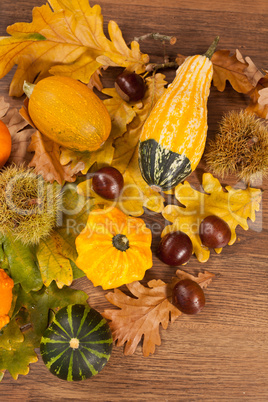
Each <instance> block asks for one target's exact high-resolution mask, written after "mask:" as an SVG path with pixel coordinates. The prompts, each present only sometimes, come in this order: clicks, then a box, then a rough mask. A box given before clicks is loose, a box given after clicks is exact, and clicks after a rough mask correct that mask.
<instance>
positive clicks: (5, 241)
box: [0, 234, 43, 292]
mask: <svg viewBox="0 0 268 402" xmlns="http://www.w3.org/2000/svg"><path fill="white" fill-rule="evenodd" d="M0 247H1V248H2V249H3V252H4V254H5V255H6V259H7V262H8V270H9V271H10V274H11V276H12V279H13V280H14V283H15V284H17V283H20V284H21V286H22V288H23V289H24V290H25V291H26V292H29V291H38V290H39V289H41V287H42V286H43V282H42V279H41V276H40V272H39V267H38V265H37V264H36V256H35V250H34V247H31V246H26V245H24V244H23V243H22V242H21V241H19V240H15V239H14V238H13V236H12V235H11V234H6V235H5V236H3V235H0Z"/></svg>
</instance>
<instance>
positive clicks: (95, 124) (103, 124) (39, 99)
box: [23, 76, 111, 151]
mask: <svg viewBox="0 0 268 402" xmlns="http://www.w3.org/2000/svg"><path fill="white" fill-rule="evenodd" d="M23 89H24V92H25V93H26V95H27V96H28V97H29V98H30V99H29V105H28V111H29V115H30V117H31V119H32V121H33V123H34V124H35V126H36V128H37V129H38V130H39V131H40V132H41V133H42V134H44V135H46V136H47V137H49V138H50V139H52V140H53V141H55V142H57V143H58V144H61V145H63V146H65V147H67V148H71V149H74V150H77V151H95V150H96V149H98V148H100V146H101V145H102V144H103V143H104V142H105V140H106V139H107V138H108V136H109V134H110V131H111V118H110V115H109V113H108V111H107V109H106V107H105V105H104V104H103V102H102V101H101V100H100V99H99V98H98V96H97V95H95V94H94V92H93V91H92V90H91V89H89V88H88V87H87V86H86V85H84V84H82V83H81V82H79V81H77V80H75V79H73V78H70V77H61V76H52V77H47V78H44V79H43V80H41V81H39V82H38V83H37V84H36V85H33V84H29V83H28V82H26V81H25V82H24V86H23Z"/></svg>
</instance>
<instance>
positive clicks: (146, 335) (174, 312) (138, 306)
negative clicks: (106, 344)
mask: <svg viewBox="0 0 268 402" xmlns="http://www.w3.org/2000/svg"><path fill="white" fill-rule="evenodd" d="M176 275H177V276H176V278H173V279H172V281H171V283H168V284H167V283H165V282H163V281H161V280H152V281H149V282H148V284H147V285H148V287H145V286H143V285H142V284H141V283H140V282H133V283H131V284H129V285H127V288H128V290H129V291H130V292H131V293H132V295H133V296H134V297H131V296H127V295H126V294H125V293H123V292H122V291H121V290H119V289H115V290H114V292H110V293H107V294H106V296H105V297H106V299H107V300H108V301H109V302H110V303H112V304H113V305H115V306H117V307H119V309H117V310H115V309H111V310H108V309H107V310H105V311H104V313H103V316H104V317H105V318H107V319H108V320H110V322H109V325H110V328H111V330H112V333H113V338H114V341H115V342H116V345H117V346H123V345H125V348H124V354H125V355H131V354H133V353H134V352H135V350H136V349H137V346H138V344H139V342H140V341H141V339H142V337H143V347H142V348H143V355H144V356H149V355H150V354H152V353H154V352H155V346H156V345H160V344H161V337H160V332H159V330H160V324H161V325H162V327H163V328H164V329H167V327H168V323H169V321H171V323H173V322H174V321H175V320H176V318H178V317H179V316H181V315H182V313H181V312H180V311H179V310H178V309H177V308H176V307H175V306H174V305H173V304H172V303H171V297H172V289H173V286H174V285H175V283H176V282H178V281H179V280H182V279H186V278H190V279H192V280H194V281H196V282H198V283H199V285H200V286H201V287H203V288H206V287H207V286H208V284H209V283H210V282H211V281H212V278H213V277H214V274H212V273H210V272H207V271H205V272H204V273H199V275H198V276H197V277H195V276H192V275H190V274H187V273H186V272H184V271H181V270H177V272H176Z"/></svg>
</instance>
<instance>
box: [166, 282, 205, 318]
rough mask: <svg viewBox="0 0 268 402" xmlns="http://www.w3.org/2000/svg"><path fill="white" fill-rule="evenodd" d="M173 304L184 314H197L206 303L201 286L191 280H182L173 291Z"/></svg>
mask: <svg viewBox="0 0 268 402" xmlns="http://www.w3.org/2000/svg"><path fill="white" fill-rule="evenodd" d="M172 303H173V304H174V306H175V307H177V308H178V309H179V310H180V311H181V312H182V313H184V314H197V313H200V311H201V310H202V309H203V307H204V306H205V303H206V299H205V295H204V292H203V289H202V288H201V286H200V285H199V284H198V283H197V282H195V281H193V280H191V279H182V280H181V281H179V282H177V283H176V285H175V286H174V288H173V290H172Z"/></svg>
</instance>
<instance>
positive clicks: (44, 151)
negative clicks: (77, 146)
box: [28, 131, 79, 184]
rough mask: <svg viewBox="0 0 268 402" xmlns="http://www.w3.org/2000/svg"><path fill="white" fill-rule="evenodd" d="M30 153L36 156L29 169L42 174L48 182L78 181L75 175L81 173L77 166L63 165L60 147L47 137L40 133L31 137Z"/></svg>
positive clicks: (37, 132)
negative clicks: (31, 168) (32, 168)
mask: <svg viewBox="0 0 268 402" xmlns="http://www.w3.org/2000/svg"><path fill="white" fill-rule="evenodd" d="M28 151H30V152H34V156H33V158H32V160H31V161H30V163H29V165H28V166H29V167H34V168H35V171H36V172H37V173H38V174H41V175H42V176H43V178H44V179H45V180H46V181H49V182H51V183H52V182H53V181H54V180H56V181H57V182H58V183H59V184H63V183H64V181H69V182H73V181H75V180H76V176H75V174H76V173H77V172H78V171H79V170H77V169H78V166H77V165H76V167H75V168H73V167H72V166H70V165H65V166H63V165H61V163H60V161H59V159H60V145H59V144H57V143H56V142H54V141H52V140H50V139H49V138H47V137H45V136H44V135H43V134H41V133H40V131H35V133H34V134H33V135H32V137H31V143H30V145H29V147H28Z"/></svg>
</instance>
